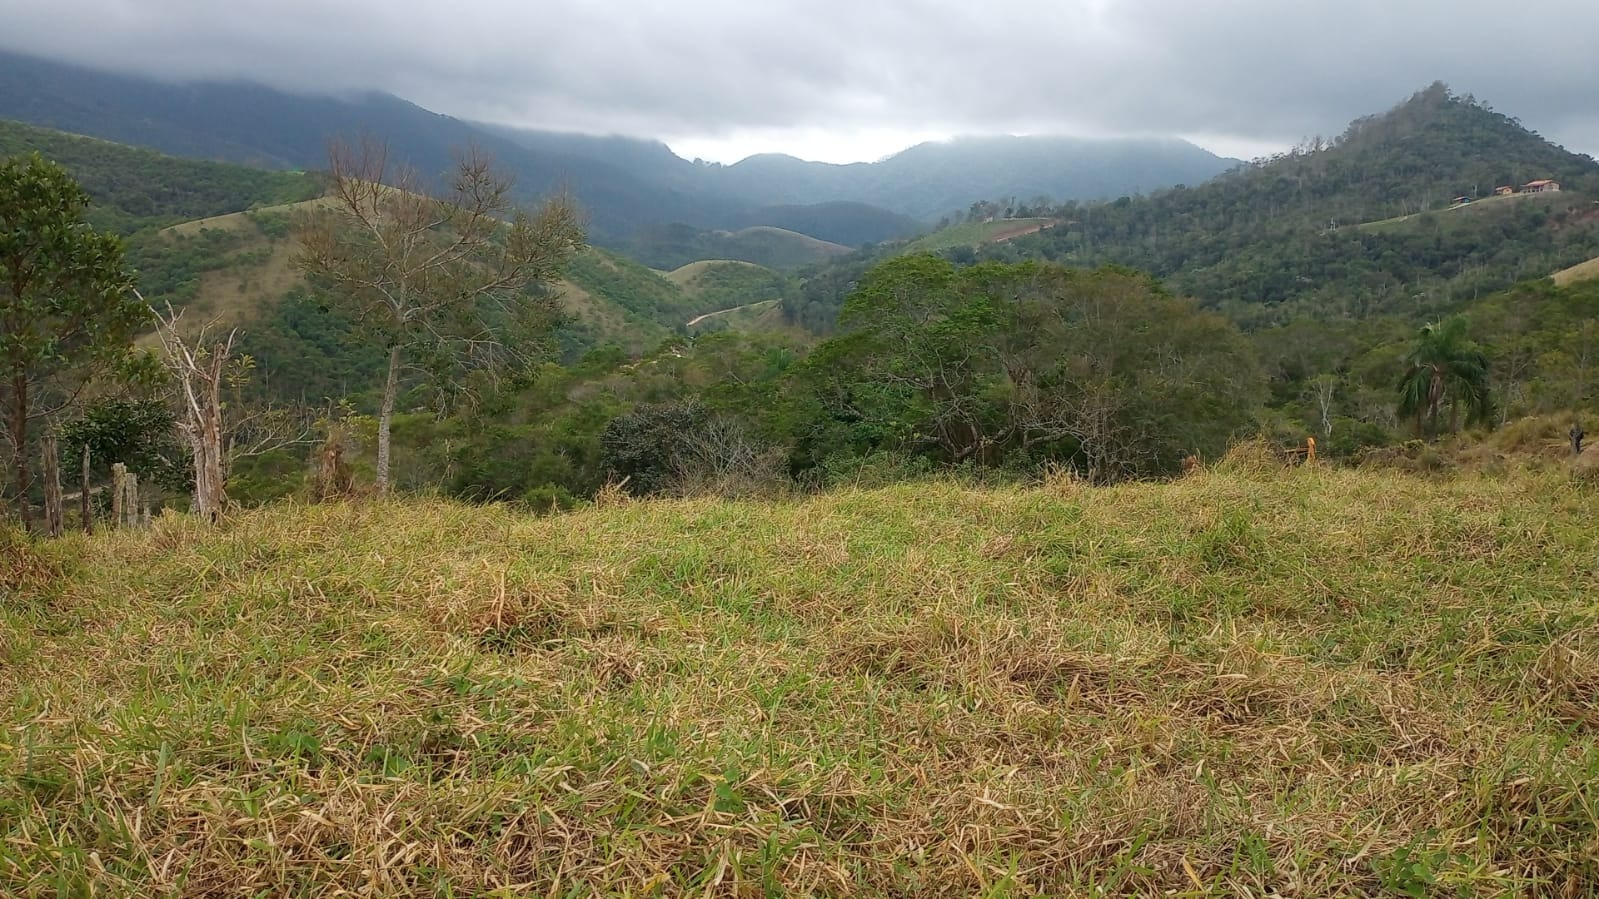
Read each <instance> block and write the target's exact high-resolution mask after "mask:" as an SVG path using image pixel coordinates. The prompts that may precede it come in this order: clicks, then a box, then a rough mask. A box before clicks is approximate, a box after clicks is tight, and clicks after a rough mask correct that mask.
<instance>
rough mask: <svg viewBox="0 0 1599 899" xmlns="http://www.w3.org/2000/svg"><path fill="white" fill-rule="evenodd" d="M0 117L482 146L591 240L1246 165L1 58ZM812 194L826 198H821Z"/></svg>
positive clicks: (943, 204)
mask: <svg viewBox="0 0 1599 899" xmlns="http://www.w3.org/2000/svg"><path fill="white" fill-rule="evenodd" d="M0 118H4V119H12V120H16V121H20V122H25V123H29V124H34V125H40V126H44V127H48V128H53V129H57V130H61V131H67V132H72V133H77V134H83V135H87V136H91V137H99V138H104V139H107V140H113V141H118V142H122V143H127V144H132V145H136V146H142V147H148V148H151V149H155V150H160V151H162V152H164V153H168V154H172V155H176V156H184V157H189V158H196V159H208V160H217V161H224V162H233V163H239V164H242V165H248V166H253V167H258V168H269V169H316V168H320V167H322V166H323V165H324V164H325V160H326V146H327V141H328V139H329V138H330V137H333V136H335V135H350V134H354V133H356V132H360V131H366V132H370V133H372V134H374V135H376V136H379V137H381V138H384V139H386V140H387V141H388V142H389V146H390V148H391V151H393V152H394V153H395V154H396V155H398V156H400V157H402V158H404V159H405V160H406V161H408V162H409V163H410V164H411V165H412V166H414V167H415V168H417V169H418V170H419V171H421V172H423V173H432V172H441V171H443V170H444V169H445V168H446V167H447V166H448V165H449V164H450V160H451V154H452V152H453V151H454V150H455V149H456V148H459V147H461V146H463V145H466V144H468V143H474V144H477V145H478V146H480V147H482V148H483V149H486V150H488V151H490V152H491V153H493V154H494V156H495V157H496V159H497V160H498V161H499V163H500V164H501V165H502V166H503V167H504V168H506V169H507V170H508V171H509V172H511V173H512V174H514V175H515V176H516V177H517V181H518V186H519V189H520V190H521V191H522V192H523V193H524V195H526V196H529V197H532V196H537V195H543V194H547V193H549V192H551V191H554V190H558V189H566V190H569V191H571V192H572V193H573V194H574V195H575V196H576V198H577V199H578V201H579V202H580V203H581V204H582V205H583V206H584V207H585V209H586V210H587V212H588V214H589V216H590V228H591V238H592V239H593V240H594V241H595V242H596V243H598V244H601V245H608V246H617V247H623V246H627V245H628V244H629V243H631V242H633V241H634V240H635V239H636V238H637V236H638V235H639V234H640V233H641V232H648V231H649V230H650V229H658V228H659V227H661V226H665V225H674V224H681V225H687V226H690V227H692V228H695V229H701V230H713V231H714V230H737V229H742V228H749V227H755V226H772V227H779V228H787V229H790V230H801V231H803V232H804V233H806V234H808V235H810V236H812V237H815V238H818V239H821V240H824V241H829V242H833V243H839V244H844V245H849V246H856V245H860V244H862V243H869V242H879V241H884V240H891V239H895V238H900V237H906V236H909V235H911V234H914V233H916V232H918V231H919V230H923V229H924V228H925V227H926V226H927V225H929V224H931V223H932V222H934V221H936V220H937V219H938V218H939V217H940V216H943V215H946V214H950V213H955V212H958V211H961V210H964V209H965V208H966V207H967V206H968V205H969V204H971V203H973V202H975V201H979V200H999V199H1005V198H1016V199H1018V200H1023V201H1031V200H1033V199H1034V198H1037V197H1049V198H1051V199H1052V200H1056V201H1063V200H1073V199H1076V200H1091V199H1101V198H1113V197H1117V196H1122V195H1127V194H1137V193H1141V192H1148V191H1151V190H1155V189H1157V188H1161V187H1166V186H1170V185H1174V184H1197V183H1199V182H1202V181H1204V180H1206V179H1208V178H1210V177H1213V176H1215V175H1217V174H1219V173H1221V172H1223V171H1226V170H1228V169H1230V168H1232V167H1234V166H1235V165H1236V160H1230V159H1224V158H1221V157H1219V156H1216V155H1215V154H1212V153H1209V152H1208V151H1205V150H1203V149H1201V148H1199V147H1196V146H1194V145H1192V144H1188V143H1185V142H1182V141H1175V140H1145V139H1131V140H1086V139H1080V138H1048V137H987V138H969V139H961V140H955V141H950V142H942V143H928V144H921V145H919V146H916V147H912V148H910V149H908V150H905V151H903V152H901V153H898V154H895V155H894V156H891V157H889V158H887V159H885V160H882V161H880V162H875V163H856V164H853V165H829V164H824V163H816V162H805V161H802V160H799V159H795V158H793V157H789V156H780V155H762V156H755V157H751V158H749V159H746V160H744V161H742V162H739V163H736V164H733V165H718V164H706V163H700V162H691V161H689V160H685V159H682V158H681V157H679V156H677V155H676V154H675V153H673V152H672V151H671V149H670V148H669V147H668V146H667V145H666V144H664V143H662V142H660V141H650V140H640V139H636V138H628V137H616V136H589V135H579V134H565V133H558V132H550V131H538V130H528V129H520V128H508V127H504V126H495V125H485V124H479V123H473V122H468V121H463V120H460V119H456V118H452V117H450V116H446V115H440V114H438V113H434V112H431V111H429V110H426V109H423V108H422V107H420V106H417V105H415V104H413V103H410V102H408V101H406V100H403V99H401V98H399V97H395V96H392V95H389V94H383V93H365V94H358V95H347V96H309V95H300V94H291V93H285V92H283V91H279V90H276V89H273V88H270V87H266V86H263V85H259V84H252V83H245V82H205V83H171V82H164V81H158V80H153V79H148V78H141V77H134V76H128V75H120V74H114V73H110V72H102V71H97V70H92V69H87V68H82V67H78V66H72V65H67V64H63V63H58V62H52V61H48V60H43V59H37V58H33V57H28V56H24V55H19V54H14V53H0ZM817 204H828V205H827V206H823V207H819V208H818V207H817Z"/></svg>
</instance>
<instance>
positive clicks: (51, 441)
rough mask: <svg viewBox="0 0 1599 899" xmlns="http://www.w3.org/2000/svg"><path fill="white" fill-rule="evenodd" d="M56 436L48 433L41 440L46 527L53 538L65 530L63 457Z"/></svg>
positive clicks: (40, 452)
mask: <svg viewBox="0 0 1599 899" xmlns="http://www.w3.org/2000/svg"><path fill="white" fill-rule="evenodd" d="M57 452H58V449H57V447H56V435H55V432H54V431H46V432H45V435H44V437H43V438H41V439H40V440H39V455H40V456H41V459H40V461H41V462H42V463H43V464H42V466H41V470H42V471H43V473H44V527H45V531H46V532H48V533H49V534H50V536H52V537H59V536H61V533H62V531H63V530H64V522H63V520H62V518H63V516H62V509H61V457H60V456H58V455H57Z"/></svg>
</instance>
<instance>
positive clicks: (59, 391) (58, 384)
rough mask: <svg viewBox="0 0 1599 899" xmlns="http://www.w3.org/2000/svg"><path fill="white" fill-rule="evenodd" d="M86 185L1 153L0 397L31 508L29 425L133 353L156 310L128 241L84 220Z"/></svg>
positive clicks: (22, 499) (15, 473) (22, 500)
mask: <svg viewBox="0 0 1599 899" xmlns="http://www.w3.org/2000/svg"><path fill="white" fill-rule="evenodd" d="M88 204H89V197H88V194H87V193H85V192H84V190H83V188H82V187H80V186H79V185H78V183H77V182H76V181H74V180H73V178H72V176H71V175H69V174H68V173H67V171H66V170H65V169H63V168H62V167H61V166H59V165H56V164H55V163H52V162H49V161H46V160H45V159H44V158H43V157H42V156H40V155H39V154H37V153H34V154H31V155H28V156H20V157H12V158H10V159H5V160H0V407H3V409H4V415H3V425H0V426H3V427H4V429H5V435H6V439H7V442H8V443H9V445H10V448H11V465H10V467H11V503H12V506H13V508H14V509H15V512H16V514H17V515H18V517H20V518H21V519H22V520H23V521H24V522H27V521H28V519H29V517H30V509H29V503H28V488H29V486H30V481H31V476H30V472H29V467H28V451H29V445H30V444H29V439H30V433H29V430H30V426H31V425H32V424H33V423H34V422H36V421H38V420H39V419H41V418H46V417H49V416H53V415H55V414H57V413H58V412H60V411H61V410H62V409H63V408H65V407H66V406H68V405H70V404H72V403H73V402H74V401H75V400H76V399H77V398H78V397H79V396H80V395H81V393H82V391H83V388H84V387H85V386H86V385H87V384H88V383H89V382H90V381H91V380H92V379H93V377H94V376H95V375H96V374H97V373H100V372H103V371H106V370H108V368H109V363H110V362H111V361H113V360H115V359H117V358H119V357H121V356H123V355H125V354H126V352H127V350H128V347H129V345H130V342H131V339H132V336H133V335H134V333H136V331H137V329H138V328H139V326H140V325H142V324H145V323H146V322H147V320H148V316H149V312H148V310H147V309H146V308H145V306H144V304H143V303H141V302H140V301H139V300H138V298H137V296H136V295H135V294H134V292H133V290H132V287H133V277H132V275H131V274H130V273H129V272H128V271H127V270H126V269H125V268H124V267H123V259H122V243H121V241H119V240H118V239H117V237H116V236H115V235H113V234H109V233H102V232H99V231H96V230H94V229H93V228H92V227H90V226H89V225H88V224H86V223H85V221H84V211H85V209H86V208H87V206H88Z"/></svg>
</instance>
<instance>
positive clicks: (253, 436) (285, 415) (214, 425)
mask: <svg viewBox="0 0 1599 899" xmlns="http://www.w3.org/2000/svg"><path fill="white" fill-rule="evenodd" d="M150 312H151V314H152V315H153V316H154V318H155V322H156V335H157V336H158V337H159V338H160V340H161V345H162V348H163V349H164V350H165V355H164V361H165V363H166V366H167V370H168V371H169V372H170V373H171V375H172V378H173V381H174V383H175V385H176V402H177V405H178V407H179V415H178V430H179V431H180V432H181V433H182V434H183V437H184V439H185V440H186V441H187V442H188V444H189V450H190V452H191V453H192V454H193V456H194V512H195V514H197V515H199V516H201V517H202V518H205V519H206V520H208V521H211V522H215V521H218V520H219V519H220V518H221V517H222V515H223V514H224V513H225V512H226V511H227V509H228V493H227V483H228V473H229V472H230V471H231V470H232V468H233V464H234V463H235V462H236V461H238V460H239V459H242V458H245V457H248V456H258V455H262V454H264V453H269V452H272V451H274V450H278V449H283V448H285V447H289V446H294V445H296V444H300V443H304V442H306V441H307V440H308V439H310V436H311V432H312V422H311V418H310V416H308V415H306V414H304V413H303V412H300V411H297V410H293V409H286V408H282V407H274V406H262V407H254V408H252V407H251V406H250V405H249V404H246V403H242V402H235V403H234V404H232V406H231V407H230V406H229V405H228V404H227V403H226V402H225V397H226V395H227V394H226V393H225V391H229V392H231V391H233V390H236V389H237V388H239V387H240V386H242V385H243V383H244V382H245V381H246V380H247V379H248V377H249V373H250V371H251V369H252V368H253V366H254V362H253V360H252V359H251V358H250V357H249V356H246V355H239V354H236V353H235V350H236V347H237V343H238V338H239V331H238V329H237V328H230V329H228V330H227V333H226V334H222V332H221V327H220V325H219V322H218V321H217V320H212V321H209V322H207V323H205V324H204V325H201V326H200V328H199V329H198V330H196V331H195V332H193V333H192V334H185V333H184V329H183V327H182V318H183V313H182V312H180V311H177V310H174V309H173V308H172V304H171V303H167V304H166V311H165V312H161V311H158V310H156V309H155V308H154V307H151V309H150ZM224 409H227V410H228V412H229V413H230V417H231V421H230V420H228V417H225V416H224Z"/></svg>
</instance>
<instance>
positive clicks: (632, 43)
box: [0, 0, 1599, 161]
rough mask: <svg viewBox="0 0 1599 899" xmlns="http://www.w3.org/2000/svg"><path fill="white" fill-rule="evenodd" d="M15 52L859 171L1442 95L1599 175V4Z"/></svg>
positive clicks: (184, 2) (487, 27)
mask: <svg viewBox="0 0 1599 899" xmlns="http://www.w3.org/2000/svg"><path fill="white" fill-rule="evenodd" d="M0 23H3V24H0V47H4V48H5V49H9V50H16V51H21V52H25V53H33V54H36V55H41V56H49V57H52V58H57V59H63V60H68V61H73V62H80V63H87V64H92V65H98V66H101V67H106V68H114V69H117V70H122V71H135V72H140V73H147V74H152V75H158V76H162V77H169V78H247V79H252V80H259V81H264V82H267V83H269V84H272V85H274V86H278V87H284V88H291V89H311V90H338V89H363V88H374V89H379V90H386V91H389V92H391V93H395V94H398V95H400V96H402V97H405V98H407V99H409V100H412V101H414V102H416V103H419V104H421V105H423V106H426V107H428V108H430V109H433V110H437V111H439V112H444V113H449V114H451V115H455V116H458V117H462V118H471V119H479V120H486V121H495V122H503V123H510V124H518V125H526V126H530V127H537V128H547V129H555V130H570V131H585V132H591V133H607V134H608V133H618V134H630V135H636V136H645V137H659V138H662V139H664V140H666V141H667V142H668V143H669V144H671V145H672V146H673V148H674V149H676V150H678V152H679V153H681V154H683V155H685V156H689V157H694V156H701V157H704V158H706V159H716V160H720V161H732V160H735V159H738V158H741V157H743V156H745V155H748V154H749V153H753V152H761V151H777V152H788V153H793V154H795V155H798V156H802V157H806V158H813V159H825V160H828V161H850V160H855V159H873V158H878V157H880V156H882V155H885V154H887V153H889V152H892V151H894V150H897V149H900V148H902V147H904V146H907V145H909V144H911V143H915V142H917V141H919V140H924V139H929V138H937V137H945V136H950V135H954V134H993V133H1058V134H1075V135H1087V136H1097V135H1151V134H1158V135H1178V136H1183V137H1187V138H1189V139H1191V140H1194V141H1195V142H1197V143H1200V144H1202V145H1204V146H1206V147H1209V148H1210V149H1212V150H1215V151H1217V152H1221V153H1224V154H1226V155H1234V156H1254V155H1259V154H1260V153H1263V152H1268V151H1272V150H1277V149H1283V148H1286V147H1288V146H1291V145H1293V144H1294V143H1297V142H1298V141H1299V140H1301V139H1302V138H1305V137H1309V136H1312V135H1317V134H1323V135H1327V136H1332V135H1334V134H1337V133H1338V132H1340V131H1341V130H1342V129H1343V126H1344V125H1345V124H1346V123H1347V122H1348V121H1349V120H1350V119H1352V118H1354V117H1356V116H1359V115H1364V114H1367V113H1373V112H1380V111H1382V110H1384V109H1386V108H1388V107H1389V106H1392V105H1393V104H1394V103H1396V102H1398V101H1400V100H1402V99H1404V98H1405V97H1407V96H1409V95H1410V94H1411V93H1413V92H1415V91H1417V90H1420V89H1421V88H1423V87H1425V86H1427V85H1428V84H1429V83H1431V82H1432V81H1435V80H1443V81H1446V82H1448V83H1449V84H1450V85H1451V86H1452V87H1453V88H1454V89H1455V90H1456V91H1457V92H1460V93H1471V94H1474V95H1476V96H1477V97H1478V98H1479V99H1481V100H1485V101H1487V102H1488V103H1489V104H1490V105H1492V106H1493V107H1494V108H1495V109H1497V110H1499V111H1501V112H1504V113H1507V114H1509V115H1514V116H1516V117H1518V118H1520V119H1521V121H1522V122H1523V123H1524V124H1526V125H1527V126H1528V127H1530V128H1533V129H1534V130H1536V131H1538V132H1540V133H1542V134H1543V135H1544V136H1546V137H1549V138H1551V139H1554V140H1556V141H1558V142H1560V143H1563V144H1565V145H1566V146H1567V147H1569V148H1571V149H1574V150H1577V151H1579V152H1584V153H1590V154H1594V155H1599V0H1519V2H1509V0H1498V2H1486V0H1055V2H1046V0H1031V2H1029V0H806V2H795V0H673V2H658V0H612V2H592V0H469V2H448V3H444V2H438V0H425V2H424V0H0Z"/></svg>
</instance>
